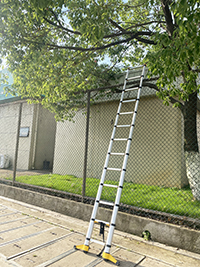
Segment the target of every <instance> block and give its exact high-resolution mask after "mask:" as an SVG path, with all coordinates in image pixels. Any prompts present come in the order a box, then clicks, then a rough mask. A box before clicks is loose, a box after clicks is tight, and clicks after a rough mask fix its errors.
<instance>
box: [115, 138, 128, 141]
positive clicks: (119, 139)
mask: <svg viewBox="0 0 200 267" xmlns="http://www.w3.org/2000/svg"><path fill="white" fill-rule="evenodd" d="M127 140H128V139H127V138H115V139H113V141H127Z"/></svg>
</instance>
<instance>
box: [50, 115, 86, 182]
mask: <svg viewBox="0 0 200 267" xmlns="http://www.w3.org/2000/svg"><path fill="white" fill-rule="evenodd" d="M74 121H75V122H72V121H65V122H58V123H57V130H56V141H55V153H54V165H53V173H58V174H63V175H64V174H73V175H75V176H78V177H83V161H84V147H85V124H86V118H85V115H84V114H82V112H81V111H79V112H77V114H76V115H75V117H74Z"/></svg>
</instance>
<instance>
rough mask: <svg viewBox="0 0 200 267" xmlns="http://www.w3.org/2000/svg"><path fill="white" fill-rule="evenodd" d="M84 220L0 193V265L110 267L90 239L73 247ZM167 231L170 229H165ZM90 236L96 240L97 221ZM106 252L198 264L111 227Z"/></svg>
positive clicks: (161, 264) (180, 265) (129, 259)
mask: <svg viewBox="0 0 200 267" xmlns="http://www.w3.org/2000/svg"><path fill="white" fill-rule="evenodd" d="M87 228H88V222H85V221H82V220H79V219H76V218H72V217H69V216H65V215H61V214H59V213H56V212H52V211H49V210H46V209H43V208H39V207H36V206H33V205H29V204H26V203H22V202H19V201H15V200H12V199H8V198H5V197H0V267H11V266H14V267H33V266H37V267H47V266H50V267H67V266H70V267H71V266H72V267H93V266H97V267H109V266H110V267H111V266H115V265H114V264H112V263H110V262H105V261H104V260H103V259H102V258H101V257H98V256H97V254H98V253H99V252H100V251H101V249H102V247H101V246H100V245H99V244H96V243H91V244H90V250H89V252H88V253H87V254H85V253H83V252H82V251H78V250H74V245H81V244H83V243H84V239H85V234H86V232H87ZM169 234H170V233H169ZM93 238H95V239H99V241H102V240H101V237H100V236H99V226H98V225H97V226H95V229H94V231H93ZM111 255H112V256H114V257H115V258H116V259H117V260H118V261H120V266H121V267H136V266H138V267H173V266H174V267H175V266H176V267H198V266H199V267H200V255H199V254H195V253H192V252H189V251H185V250H181V249H178V248H173V247H169V246H166V245H163V244H159V243H156V242H153V241H145V240H143V239H142V238H140V237H137V236H134V235H131V234H127V233H124V232H120V231H117V230H116V231H115V233H114V237H113V245H112V248H111Z"/></svg>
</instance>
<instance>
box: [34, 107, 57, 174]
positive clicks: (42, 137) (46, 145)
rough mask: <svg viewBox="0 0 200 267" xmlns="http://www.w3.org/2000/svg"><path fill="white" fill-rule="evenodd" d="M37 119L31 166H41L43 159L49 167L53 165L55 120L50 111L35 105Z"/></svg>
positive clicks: (39, 167)
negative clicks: (47, 162) (33, 156)
mask: <svg viewBox="0 0 200 267" xmlns="http://www.w3.org/2000/svg"><path fill="white" fill-rule="evenodd" d="M37 113H38V121H37V125H36V126H35V133H36V149H35V158H34V160H33V166H34V168H35V169H37V170H38V169H39V170H40V169H42V168H43V161H45V160H46V161H49V162H50V169H52V167H53V155H54V147H55V135H56V121H55V118H54V116H53V114H52V113H50V112H49V111H48V110H47V109H44V108H43V107H42V106H41V105H38V106H37Z"/></svg>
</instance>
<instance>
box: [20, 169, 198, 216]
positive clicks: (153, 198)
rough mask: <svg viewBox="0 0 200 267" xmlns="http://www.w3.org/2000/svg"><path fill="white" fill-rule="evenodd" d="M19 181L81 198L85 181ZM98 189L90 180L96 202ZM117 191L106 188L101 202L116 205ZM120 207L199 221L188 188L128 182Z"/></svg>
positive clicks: (54, 178) (49, 178) (41, 177)
mask: <svg viewBox="0 0 200 267" xmlns="http://www.w3.org/2000/svg"><path fill="white" fill-rule="evenodd" d="M16 181H17V182H21V183H25V184H31V185H37V186H42V187H47V188H53V189H57V190H61V191H65V192H69V193H74V194H79V195H81V193H82V178H77V177H75V176H73V175H58V174H46V175H34V176H20V177H17V178H16ZM106 183H110V184H117V182H115V181H106ZM98 185H99V179H95V178H87V181H86V196H88V197H94V198H95V197H96V193H97V190H98ZM116 190H117V189H115V188H110V187H104V189H103V192H102V199H104V200H108V201H114V199H115V195H116ZM121 203H123V204H128V205H132V206H136V207H142V208H147V209H153V210H157V211H163V212H168V213H172V214H177V215H184V216H189V217H192V218H200V201H194V200H193V196H192V193H191V190H190V188H189V187H186V188H183V189H177V188H164V187H159V186H149V185H142V184H133V183H128V182H125V183H124V187H123V191H122V197H121Z"/></svg>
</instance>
